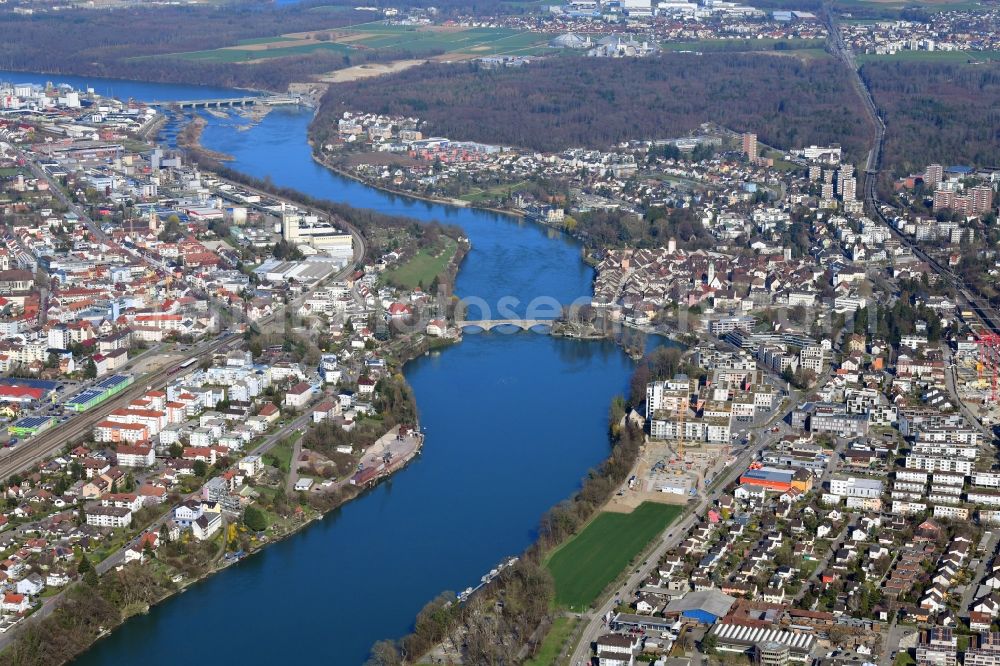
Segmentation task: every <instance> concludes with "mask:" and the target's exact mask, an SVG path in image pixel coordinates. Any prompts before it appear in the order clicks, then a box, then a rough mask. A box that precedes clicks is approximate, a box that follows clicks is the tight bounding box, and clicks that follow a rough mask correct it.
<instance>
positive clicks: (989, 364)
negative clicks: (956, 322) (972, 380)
mask: <svg viewBox="0 0 1000 666" xmlns="http://www.w3.org/2000/svg"><path fill="white" fill-rule="evenodd" d="M976 344H977V345H978V347H979V362H978V363H976V372H977V374H978V375H979V379H980V380H982V379H983V373H984V372H988V373H989V382H990V400H991V401H993V402H996V401H997V369H998V367H1000V335H997V334H996V333H980V334H979V337H978V338H976Z"/></svg>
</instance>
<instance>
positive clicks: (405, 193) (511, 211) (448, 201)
mask: <svg viewBox="0 0 1000 666" xmlns="http://www.w3.org/2000/svg"><path fill="white" fill-rule="evenodd" d="M312 158H313V161H314V162H316V164H319V165H320V166H322V167H323V168H325V169H329V170H330V171H332V172H333V173H335V174H337V175H338V176H342V177H344V178H349V179H350V180H353V181H355V182H358V183H361V184H362V185H365V186H367V187H370V188H372V189H374V190H378V191H380V192H385V193H386V194H392V195H395V196H397V197H407V198H409V199H415V200H417V201H426V202H428V203H436V204H441V205H443V206H458V207H459V208H474V209H476V210H484V211H486V212H489V213H496V214H498V215H510V216H511V217H517V218H523V219H528V217H527V215H525V214H524V213H523V212H522V211H519V210H517V209H516V208H491V207H489V206H477V205H475V204H473V203H470V202H468V201H466V200H465V199H453V198H448V197H435V196H430V195H426V194H417V193H416V192H410V191H409V190H399V189H395V188H392V187H387V186H385V185H382V184H381V183H376V182H373V181H371V180H368V179H366V178H362V177H361V176H359V175H358V174H356V173H352V172H350V171H348V170H347V169H344V168H342V167H339V166H336V165H335V164H331V163H330V162H329V161H327V160H325V159H323V158H322V157H320V156H319V155H317V154H316V152H315V151H313V154H312ZM532 221H537V220H532ZM543 226H544V225H543Z"/></svg>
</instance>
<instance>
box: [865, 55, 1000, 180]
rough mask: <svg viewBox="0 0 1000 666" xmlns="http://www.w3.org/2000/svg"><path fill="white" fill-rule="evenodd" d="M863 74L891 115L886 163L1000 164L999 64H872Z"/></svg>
mask: <svg viewBox="0 0 1000 666" xmlns="http://www.w3.org/2000/svg"><path fill="white" fill-rule="evenodd" d="M861 75H862V77H863V78H864V79H865V81H866V82H867V83H868V85H869V86H870V88H871V91H872V94H873V95H874V96H875V103H876V104H877V105H878V107H879V109H880V110H881V111H882V112H883V114H884V117H885V119H886V136H885V150H884V153H883V165H884V166H885V167H886V168H887V169H888V170H889V171H891V172H893V173H894V175H895V176H901V175H906V174H910V173H915V172H922V171H923V168H924V166H926V165H927V164H931V163H941V164H973V165H976V166H996V165H1000V110H998V109H1000V64H995V63H990V64H981V65H966V64H956V63H931V62H913V61H906V62H904V61H900V62H879V63H868V64H866V65H865V66H864V67H863V68H862V70H861Z"/></svg>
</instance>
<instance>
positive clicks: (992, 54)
mask: <svg viewBox="0 0 1000 666" xmlns="http://www.w3.org/2000/svg"><path fill="white" fill-rule="evenodd" d="M857 59H858V62H859V63H861V64H864V63H866V62H948V63H958V64H964V63H980V62H986V61H991V60H1000V51H898V52H897V53H893V54H892V55H875V54H870V53H865V54H859V55H858V56H857Z"/></svg>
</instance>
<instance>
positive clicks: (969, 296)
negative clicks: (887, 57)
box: [822, 5, 1000, 334]
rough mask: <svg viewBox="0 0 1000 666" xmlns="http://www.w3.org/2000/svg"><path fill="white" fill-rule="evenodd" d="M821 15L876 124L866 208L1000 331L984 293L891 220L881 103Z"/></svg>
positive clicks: (827, 15)
mask: <svg viewBox="0 0 1000 666" xmlns="http://www.w3.org/2000/svg"><path fill="white" fill-rule="evenodd" d="M822 14H823V19H824V22H825V23H826V26H827V30H828V31H829V33H830V41H829V44H830V47H831V49H832V50H833V53H834V55H835V56H837V57H838V58H839V59H840V60H841V61H842V62H843V63H844V65H845V66H846V67H847V69H848V70H849V71H850V73H851V75H852V77H853V84H854V87H855V88H856V89H857V91H858V94H859V96H860V97H861V100H862V102H863V103H864V105H865V111H866V113H867V114H868V115H869V116H870V117H871V119H872V122H873V123H874V125H875V140H874V142H873V144H872V148H871V150H870V151H869V153H868V163H867V166H866V168H865V183H864V189H863V194H864V201H865V207H866V208H867V209H868V211H869V213H871V214H872V215H873V216H875V218H876V219H878V220H880V221H882V222H883V223H885V225H886V226H887V227H889V231H890V232H891V233H892V234H893V236H895V237H896V238H897V239H898V240H899V241H900V242H901V243H902V244H903V245H905V246H906V247H907V248H909V250H910V251H911V252H913V255H914V256H915V257H917V258H918V259H920V260H921V261H924V262H926V263H927V265H929V266H930V267H931V269H932V270H933V271H934V272H935V273H937V274H938V275H939V276H940V277H941V278H942V280H943V281H944V282H945V284H947V285H949V286H950V287H952V288H953V289H954V290H955V293H956V297H957V300H958V302H959V304H961V305H965V306H966V307H968V308H969V309H971V310H972V311H973V312H975V313H976V315H977V316H978V317H979V318H980V319H981V320H982V322H983V324H984V325H985V326H986V327H987V328H989V329H990V331H992V332H993V333H997V334H1000V317H998V315H997V312H996V310H995V309H994V308H993V307H992V306H991V305H990V302H989V301H988V300H987V299H985V298H983V297H982V296H981V295H975V294H973V293H971V291H970V286H969V285H968V284H966V283H965V281H964V280H962V278H961V277H959V276H958V275H957V274H956V273H955V272H954V271H952V270H951V269H950V268H948V267H946V266H943V265H942V264H941V263H940V262H939V261H938V260H937V259H935V258H934V257H932V256H930V255H928V254H927V253H926V252H924V250H923V249H921V248H920V247H919V246H918V245H917V244H916V242H915V241H914V240H913V239H911V238H910V237H909V236H906V235H904V234H902V233H900V231H899V230H898V229H896V227H895V226H893V224H892V221H891V220H890V219H889V218H888V216H887V214H886V212H885V209H889V210H890V211H891V207H889V206H888V205H887V204H885V203H884V202H882V201H880V200H879V198H878V192H877V189H876V181H877V179H878V174H879V170H880V168H881V163H882V150H883V146H884V145H885V128H886V124H885V119H883V118H882V115H881V113H879V110H878V106H876V104H875V98H874V97H873V96H872V93H871V90H870V89H869V88H868V85H867V84H866V83H865V81H864V79H863V78H861V72H860V70H859V69H858V64H857V62H856V60H855V58H854V53H853V51H852V50H851V49H850V47H848V46H847V44H846V43H845V42H844V39H843V36H842V35H841V34H840V30H839V29H838V26H837V20H836V17H835V15H834V12H833V11H832V10H831V9H830V7H829V6H826V5H824V7H823V12H822Z"/></svg>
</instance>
